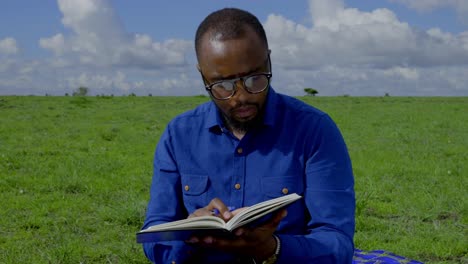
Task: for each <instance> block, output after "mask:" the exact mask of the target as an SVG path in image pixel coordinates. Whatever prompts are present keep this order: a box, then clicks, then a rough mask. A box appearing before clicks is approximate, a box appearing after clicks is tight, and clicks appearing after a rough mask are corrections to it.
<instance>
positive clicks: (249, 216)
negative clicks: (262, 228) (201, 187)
mask: <svg viewBox="0 0 468 264" xmlns="http://www.w3.org/2000/svg"><path fill="white" fill-rule="evenodd" d="M300 198H301V196H300V195H298V194H296V193H293V194H289V195H285V196H281V197H278V198H274V199H271V200H267V201H264V202H261V203H258V204H255V205H252V206H250V207H247V208H245V209H244V210H242V211H241V212H239V213H237V214H236V215H235V216H234V217H232V218H231V219H230V220H229V221H228V222H224V220H223V219H221V218H219V217H217V216H200V217H192V218H187V219H183V220H178V221H173V222H169V223H163V224H159V225H154V226H150V227H148V228H146V229H143V230H141V231H140V232H138V233H137V242H138V243H146V242H157V241H169V240H186V239H188V238H189V237H190V236H193V235H215V236H226V237H229V236H232V233H231V231H233V230H234V229H236V228H238V227H241V226H244V225H246V224H255V223H256V224H260V222H263V221H266V219H265V217H268V216H270V214H271V213H272V212H274V211H277V210H279V209H280V208H283V207H285V206H286V205H288V204H290V203H292V202H294V201H296V200H298V199H300ZM256 220H257V221H256Z"/></svg>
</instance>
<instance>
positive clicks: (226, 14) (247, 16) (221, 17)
mask: <svg viewBox="0 0 468 264" xmlns="http://www.w3.org/2000/svg"><path fill="white" fill-rule="evenodd" d="M245 26H248V27H250V28H251V29H253V30H254V31H255V33H257V35H258V36H259V37H260V39H261V40H262V41H263V42H264V43H265V46H266V47H267V48H268V41H267V37H266V34H265V29H264V28H263V26H262V24H261V23H260V21H258V18H257V17H256V16H254V15H252V14H251V13H249V12H247V11H245V10H241V9H238V8H223V9H220V10H218V11H215V12H213V13H211V14H209V15H208V16H207V17H206V18H205V19H204V20H203V21H202V22H201V23H200V25H199V26H198V29H197V33H196V35H195V53H196V54H197V57H198V55H199V52H200V45H201V39H202V38H203V36H204V35H205V34H206V33H208V32H209V34H210V35H211V37H214V36H218V35H219V34H221V39H222V40H229V39H236V38H239V37H242V36H243V35H244V34H245Z"/></svg>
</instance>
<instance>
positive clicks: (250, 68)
mask: <svg viewBox="0 0 468 264" xmlns="http://www.w3.org/2000/svg"><path fill="white" fill-rule="evenodd" d="M246 30H247V33H246V34H245V35H244V36H243V37H242V38H239V39H232V40H224V41H222V40H217V39H216V38H215V39H209V38H208V37H207V35H205V36H204V37H203V39H202V42H201V46H200V48H201V49H200V54H199V56H198V57H199V61H198V63H199V64H198V67H199V70H200V71H201V73H202V74H203V76H204V78H205V79H206V80H205V82H206V83H205V84H212V83H214V82H217V81H220V80H226V79H233V78H237V77H243V76H248V75H251V74H254V73H262V72H269V71H270V69H268V55H269V54H268V48H267V47H266V46H265V44H264V43H263V42H262V41H261V39H260V38H259V37H258V36H257V35H256V34H255V32H254V31H253V30H251V29H250V28H247V29H246ZM235 89H236V92H235V94H234V95H233V96H232V97H231V98H229V99H227V100H218V99H215V98H213V101H214V103H215V104H216V105H217V107H218V108H219V110H220V111H221V112H222V114H223V115H224V118H225V121H226V122H227V125H228V126H229V127H231V128H233V129H237V130H240V131H245V130H247V129H248V128H249V127H251V126H254V125H256V124H257V123H259V122H260V121H261V116H262V114H263V113H262V112H263V108H264V105H265V101H266V96H267V92H268V89H266V90H265V91H263V92H260V93H257V94H251V93H249V92H247V91H246V90H245V88H244V87H243V82H242V81H237V82H236V87H235Z"/></svg>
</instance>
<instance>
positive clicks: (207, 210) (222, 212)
mask: <svg viewBox="0 0 468 264" xmlns="http://www.w3.org/2000/svg"><path fill="white" fill-rule="evenodd" d="M215 209H216V210H217V211H218V212H219V215H217V216H219V217H221V218H222V219H223V220H224V221H225V222H227V221H229V219H231V218H232V217H233V216H234V215H235V213H237V212H239V211H240V210H241V209H237V210H235V211H234V212H232V213H231V212H230V211H229V208H228V207H227V206H226V205H225V204H224V203H223V201H221V200H220V199H219V198H214V199H213V200H211V202H210V203H209V204H208V205H207V206H205V207H203V208H200V209H198V210H196V211H195V212H193V213H192V214H190V215H189V216H188V218H191V217H196V216H204V215H214V213H213V212H214V210H215Z"/></svg>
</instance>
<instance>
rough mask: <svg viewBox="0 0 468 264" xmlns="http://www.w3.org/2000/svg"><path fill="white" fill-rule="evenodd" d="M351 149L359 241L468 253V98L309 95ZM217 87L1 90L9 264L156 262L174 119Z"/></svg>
mask: <svg viewBox="0 0 468 264" xmlns="http://www.w3.org/2000/svg"><path fill="white" fill-rule="evenodd" d="M300 99H302V100H304V101H306V102H307V103H310V104H312V105H314V106H316V107H318V108H320V109H322V110H324V111H326V112H328V113H329V114H330V115H331V116H332V117H333V119H334V120H335V121H336V122H337V124H338V126H339V127H340V129H341V131H342V133H343V135H344V137H345V140H346V142H347V144H348V148H349V150H350V154H351V158H352V161H353V167H354V172H355V179H356V196H357V217H356V235H355V243H356V247H358V248H360V249H364V250H373V249H386V250H390V251H392V252H394V253H397V254H399V255H404V256H407V257H410V258H413V259H417V260H420V261H424V262H427V263H463V262H465V263H466V262H468V241H467V237H468V232H467V230H468V229H467V225H468V212H467V210H468V206H467V201H468V197H467V194H466V193H467V192H466V189H467V186H468V177H467V176H468V172H467V165H466V164H468V155H466V153H467V150H468V139H467V136H466V135H467V131H468V122H467V120H468V111H467V110H468V109H467V105H468V98H467V97H453V98H444V97H440V98H409V97H370V98H366V97H302V98H300ZM207 100H208V98H207V97H200V96H196V97H34V96H31V97H14V96H8V97H0V199H1V201H2V202H1V203H0V214H1V216H2V217H0V263H148V262H147V261H146V259H145V257H144V255H143V253H142V250H141V247H140V245H138V244H136V243H135V232H136V231H138V230H139V229H140V227H141V225H142V222H143V218H144V212H145V207H146V203H147V200H148V188H149V185H150V181H151V174H152V156H153V152H154V148H155V146H156V144H157V141H158V139H159V136H160V135H161V133H162V131H163V130H164V128H165V125H166V124H167V122H169V120H170V119H172V117H174V116H175V115H176V114H178V113H181V112H183V111H186V110H188V109H191V108H193V107H194V106H196V105H198V104H200V103H201V102H205V101H207Z"/></svg>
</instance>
